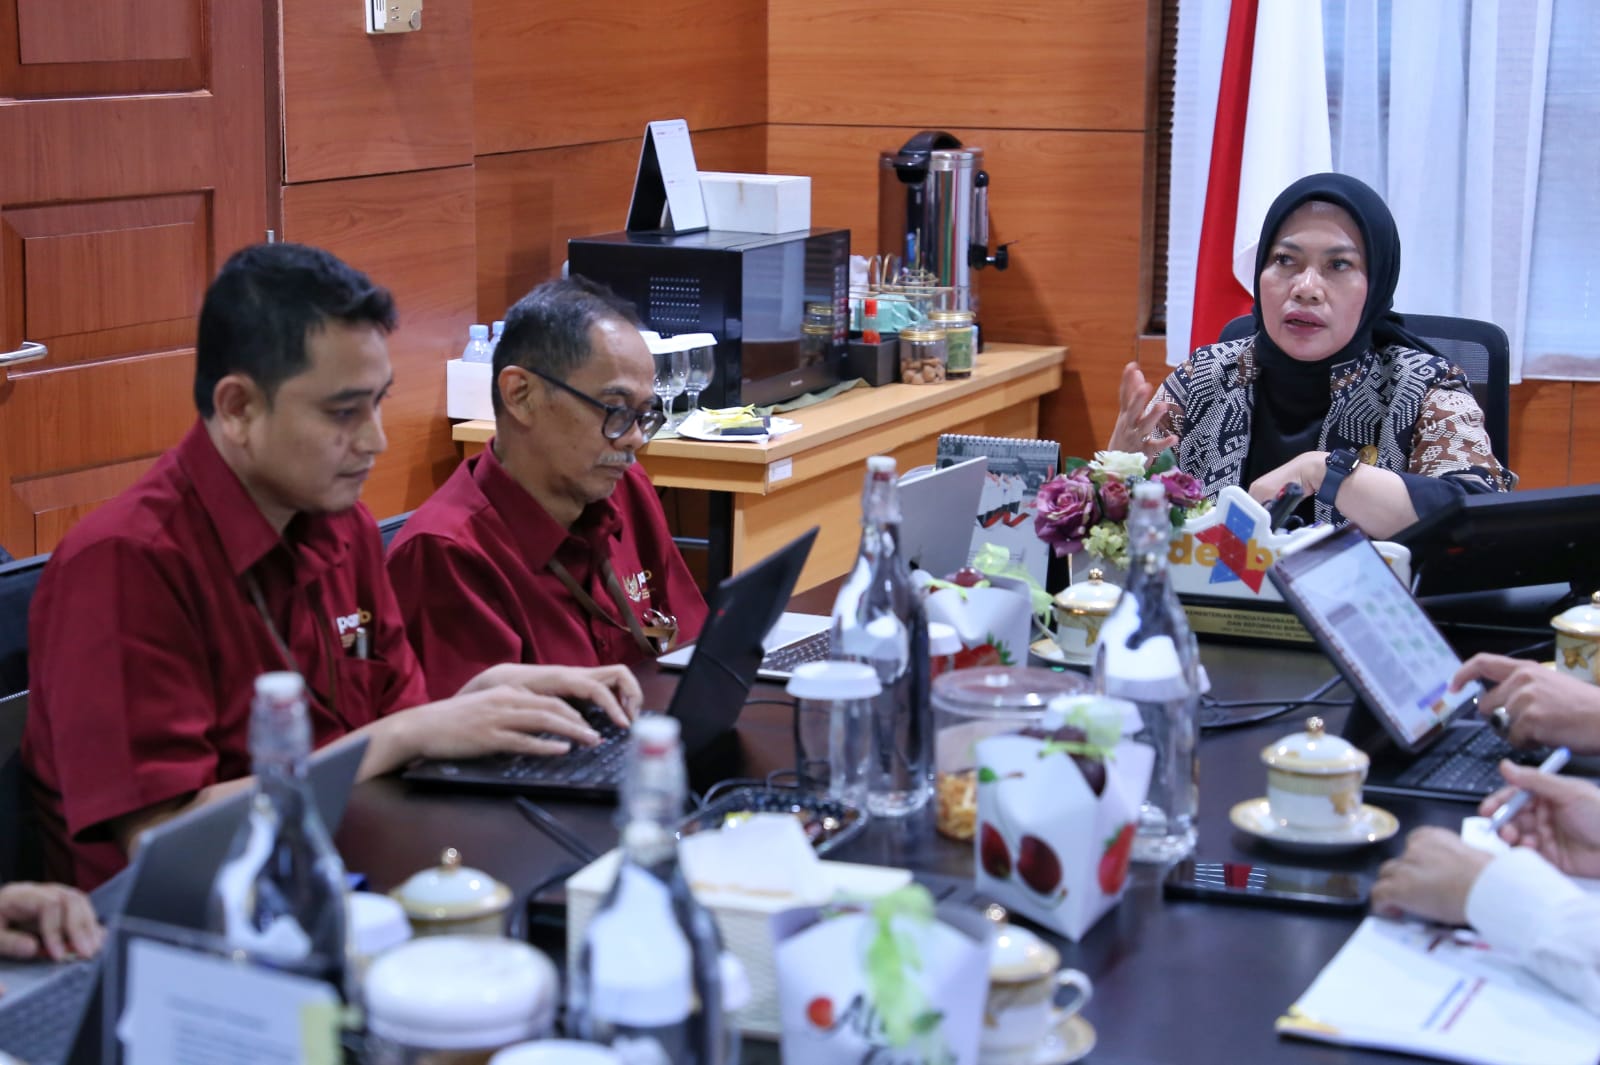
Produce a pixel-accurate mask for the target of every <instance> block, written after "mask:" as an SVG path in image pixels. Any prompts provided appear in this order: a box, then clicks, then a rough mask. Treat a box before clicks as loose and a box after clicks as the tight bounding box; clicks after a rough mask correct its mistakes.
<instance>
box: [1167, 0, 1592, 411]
mask: <svg viewBox="0 0 1600 1065" xmlns="http://www.w3.org/2000/svg"><path fill="white" fill-rule="evenodd" d="M1260 2H1261V4H1262V6H1263V7H1266V6H1267V5H1268V4H1272V3H1275V2H1276V0H1260ZM1228 6H1229V5H1228V3H1227V2H1226V0H1182V2H1181V4H1180V7H1179V37H1178V52H1177V60H1178V69H1177V77H1178V80H1177V103H1176V106H1175V108H1174V116H1173V182H1172V217H1171V222H1170V230H1169V232H1170V237H1169V245H1168V259H1169V263H1168V313H1167V337H1168V355H1169V361H1177V359H1180V358H1182V356H1183V355H1186V354H1187V352H1185V351H1182V350H1181V349H1182V348H1183V347H1184V346H1185V345H1186V342H1187V338H1188V335H1189V331H1188V326H1189V322H1190V307H1191V303H1192V294H1193V275H1194V257H1195V249H1196V247H1197V245H1198V240H1199V219H1200V212H1201V210H1202V208H1203V206H1204V197H1205V177H1206V175H1205V169H1206V166H1207V164H1208V162H1209V158H1210V138H1211V126H1212V123H1213V121H1214V115H1215V109H1216V85H1217V79H1218V77H1219V72H1220V69H1221V62H1222V39H1223V36H1224V35H1225V32H1226V26H1227V9H1228ZM1322 7H1323V27H1324V28H1323V34H1324V39H1325V40H1324V44H1325V52H1326V68H1327V81H1328V86H1327V88H1328V112H1329V122H1330V126H1331V130H1332V143H1333V168H1334V169H1335V170H1339V171H1342V172H1344V173H1348V174H1353V175H1355V176H1356V177H1359V178H1361V179H1362V180H1363V181H1365V182H1367V183H1368V184H1369V185H1371V186H1372V187H1373V188H1374V189H1376V190H1377V191H1378V192H1379V194H1381V195H1382V196H1383V197H1384V199H1385V200H1386V201H1387V202H1388V204H1389V207H1390V209H1391V210H1392V211H1393V212H1394V215H1395V221H1396V223H1397V224H1398V225H1399V228H1400V236H1401V244H1402V247H1403V249H1404V253H1403V263H1404V265H1403V268H1402V270H1401V277H1400V286H1399V289H1398V291H1397V292H1396V295H1395V306H1396V307H1397V308H1398V309H1399V310H1401V311H1412V312H1418V313H1432V314H1454V315H1463V316H1466V317H1470V318H1484V319H1488V320H1490V321H1493V322H1496V323H1498V324H1499V325H1500V326H1501V327H1502V328H1504V329H1505V330H1506V332H1507V334H1509V336H1510V338H1511V352H1512V367H1511V369H1512V380H1513V381H1517V380H1520V379H1521V378H1522V377H1523V376H1524V375H1525V374H1526V375H1527V376H1530V377H1561V378H1597V379H1600V135H1597V133H1596V130H1595V125H1596V121H1597V119H1600V65H1596V64H1594V63H1593V54H1594V50H1595V48H1596V46H1597V45H1600V5H1597V4H1594V3H1592V2H1591V0H1322ZM1186 75H1187V77H1188V79H1189V82H1188V84H1190V85H1194V86H1196V88H1195V89H1194V90H1192V91H1194V92H1195V96H1194V97H1193V98H1192V99H1188V100H1186V99H1185V96H1184V94H1185V91H1186V81H1185V78H1186ZM1207 86H1209V96H1208V95H1206V94H1205V92H1204V91H1203V90H1204V89H1205V88H1206V87H1207ZM1185 147H1187V150H1188V153H1189V154H1188V155H1186V156H1183V157H1182V158H1183V159H1184V163H1183V165H1184V166H1185V167H1186V168H1191V167H1192V168H1193V169H1192V170H1180V169H1179V165H1180V162H1179V161H1180V150H1181V149H1183V148H1185ZM1199 148H1203V154H1202V153H1201V152H1200V151H1199V150H1197V149H1199ZM1180 238H1181V240H1180Z"/></svg>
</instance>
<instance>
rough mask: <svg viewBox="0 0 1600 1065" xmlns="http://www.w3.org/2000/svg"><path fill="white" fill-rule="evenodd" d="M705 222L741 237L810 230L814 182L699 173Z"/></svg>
mask: <svg viewBox="0 0 1600 1065" xmlns="http://www.w3.org/2000/svg"><path fill="white" fill-rule="evenodd" d="M700 192H701V194H702V196H703V197H704V198H705V203H706V222H707V224H708V225H710V226H711V228H712V229H731V230H735V231H736V232H740V233H792V232H794V231H795V230H797V229H810V228H811V179H810V178H809V177H799V176H793V175H789V174H728V173H723V172H721V171H715V170H702V171H700Z"/></svg>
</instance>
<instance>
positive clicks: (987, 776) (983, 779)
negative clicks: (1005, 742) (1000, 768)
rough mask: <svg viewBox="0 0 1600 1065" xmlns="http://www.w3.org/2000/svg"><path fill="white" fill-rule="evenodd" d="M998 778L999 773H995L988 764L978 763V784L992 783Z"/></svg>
mask: <svg viewBox="0 0 1600 1065" xmlns="http://www.w3.org/2000/svg"><path fill="white" fill-rule="evenodd" d="M999 779H1000V774H999V773H996V772H995V771H994V770H993V769H990V768H989V767H988V766H986V765H980V766H979V767H978V783H979V784H993V783H994V782H995V781H997V780H999Z"/></svg>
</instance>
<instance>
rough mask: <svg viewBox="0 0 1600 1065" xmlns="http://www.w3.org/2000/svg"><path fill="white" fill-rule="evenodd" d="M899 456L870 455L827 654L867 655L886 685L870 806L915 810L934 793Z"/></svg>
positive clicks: (924, 657) (926, 667) (921, 615)
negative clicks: (854, 545) (857, 534)
mask: <svg viewBox="0 0 1600 1065" xmlns="http://www.w3.org/2000/svg"><path fill="white" fill-rule="evenodd" d="M896 485H897V481H896V478H895V461H894V459H892V458H890V457H889V456H887V455H874V456H873V457H872V458H870V459H868V460H867V479H866V483H865V484H864V485H863V486H862V489H861V548H860V550H859V552H858V553H857V555H856V562H855V566H854V567H853V568H852V569H851V570H850V575H849V576H848V577H846V578H845V582H844V587H843V588H841V589H840V590H839V597H838V598H837V599H835V600H834V603H833V632H832V640H831V644H830V652H829V653H830V657H833V658H842V659H845V660H847V661H852V662H866V663H868V664H869V665H871V666H872V667H873V668H874V669H876V670H877V671H878V680H879V681H880V682H881V683H882V685H883V691H882V693H881V694H880V695H878V696H877V697H876V698H875V699H873V702H872V706H873V710H872V736H873V740H872V771H871V774H870V777H869V780H868V783H867V810H868V812H870V813H872V814H873V815H874V816H878V817H904V816H906V815H908V814H913V813H916V812H917V811H918V810H920V809H922V808H923V807H924V806H926V805H927V803H928V798H929V797H930V796H931V795H932V794H933V721H932V717H931V715H932V711H931V709H930V704H929V701H928V698H929V673H930V671H931V663H930V661H929V659H928V615H927V614H926V612H924V610H923V607H922V594H921V592H919V591H918V589H917V588H916V586H915V585H914V584H912V581H911V569H910V567H909V566H907V565H906V560H905V556H904V555H903V554H901V551H900V499H899V496H898V495H897V494H896V493H897V487H896Z"/></svg>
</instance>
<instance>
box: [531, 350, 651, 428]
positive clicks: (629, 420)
mask: <svg viewBox="0 0 1600 1065" xmlns="http://www.w3.org/2000/svg"><path fill="white" fill-rule="evenodd" d="M524 369H526V367H524ZM528 372H529V373H531V374H533V376H535V377H537V378H539V379H541V380H544V381H548V382H549V383H550V384H553V385H555V386H556V387H557V388H559V389H561V390H562V391H563V392H570V393H571V394H572V395H574V396H577V397H578V398H579V399H581V400H583V401H584V402H585V403H587V404H589V405H590V406H594V407H599V408H600V409H601V410H603V411H605V412H606V416H605V420H604V421H602V422H601V423H600V432H601V433H602V434H604V436H605V438H606V439H607V440H621V439H622V438H623V437H625V436H627V435H628V430H630V429H632V428H633V427H634V426H635V425H637V426H638V427H639V432H641V433H643V434H644V438H645V439H646V440H649V439H650V438H651V437H652V436H655V435H656V430H657V429H660V428H661V426H662V425H663V424H665V423H666V420H667V416H666V414H664V413H663V412H662V411H660V410H658V409H656V408H655V407H648V408H646V409H645V410H634V409H633V408H632V407H622V406H618V405H617V404H615V403H606V402H603V401H601V400H598V399H595V398H594V397H593V396H591V395H589V394H588V393H587V392H579V391H578V390H577V389H576V388H573V387H572V386H571V385H569V384H567V383H566V382H565V381H563V380H561V379H559V378H556V377H551V376H550V375H549V374H547V373H540V372H539V371H538V370H528Z"/></svg>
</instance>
